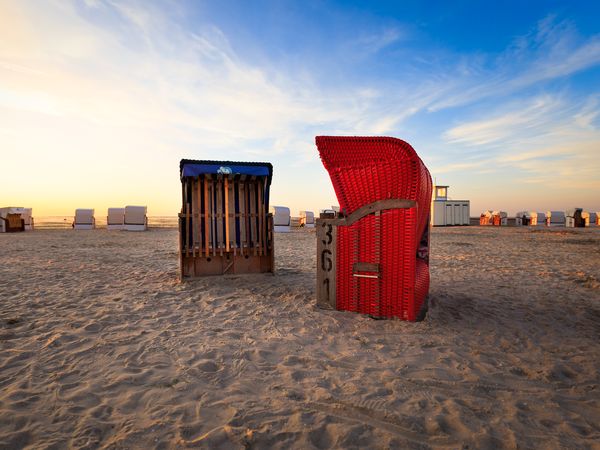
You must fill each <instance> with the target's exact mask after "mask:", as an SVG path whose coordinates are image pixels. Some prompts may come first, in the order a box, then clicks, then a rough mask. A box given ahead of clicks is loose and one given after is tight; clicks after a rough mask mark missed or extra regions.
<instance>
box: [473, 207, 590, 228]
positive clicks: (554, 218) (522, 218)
mask: <svg viewBox="0 0 600 450" xmlns="http://www.w3.org/2000/svg"><path fill="white" fill-rule="evenodd" d="M479 224H480V225H495V226H507V225H508V214H507V213H506V212H505V211H484V212H483V213H481V216H480V217H479ZM515 225H516V226H536V225H545V226H548V227H568V228H583V227H589V226H596V225H600V212H588V211H583V209H582V208H572V209H570V210H567V211H547V212H546V213H543V212H536V211H518V212H517V213H516V214H515Z"/></svg>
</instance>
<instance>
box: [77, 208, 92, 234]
mask: <svg viewBox="0 0 600 450" xmlns="http://www.w3.org/2000/svg"><path fill="white" fill-rule="evenodd" d="M94 228H96V218H95V217H94V210H93V209H86V208H79V209H76V210H75V219H74V220H73V229H74V230H93V229H94Z"/></svg>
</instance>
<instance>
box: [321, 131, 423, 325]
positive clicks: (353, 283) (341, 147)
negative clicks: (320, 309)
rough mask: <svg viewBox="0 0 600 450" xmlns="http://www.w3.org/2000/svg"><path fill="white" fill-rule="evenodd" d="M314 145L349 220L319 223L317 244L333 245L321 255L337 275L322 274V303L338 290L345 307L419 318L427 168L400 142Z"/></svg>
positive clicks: (344, 140)
mask: <svg viewBox="0 0 600 450" xmlns="http://www.w3.org/2000/svg"><path fill="white" fill-rule="evenodd" d="M316 144H317V147H318V149H319V153H320V155H321V159H322V161H323V165H324V166H325V168H326V169H327V171H328V172H329V176H330V178H331V181H332V183H333V187H334V190H335V192H336V195H337V198H338V200H339V203H340V208H341V215H343V217H341V218H340V217H338V218H336V219H319V221H318V223H317V233H319V234H318V237H317V243H318V245H320V243H333V241H334V240H335V245H334V247H332V248H333V251H332V250H329V249H328V248H323V247H321V254H318V255H317V264H318V265H320V267H321V269H323V270H326V269H327V268H332V270H333V271H334V272H333V273H334V275H335V277H329V276H323V275H319V274H322V273H324V272H323V270H321V271H320V272H318V277H317V280H318V286H317V290H318V294H317V295H318V298H322V295H323V293H324V294H325V295H327V296H330V295H331V294H330V293H331V292H333V294H334V295H333V297H332V298H331V297H330V301H331V300H333V301H332V303H333V306H334V307H335V308H337V309H339V310H347V311H354V312H359V313H363V314H369V315H371V316H373V317H389V318H391V317H398V318H400V319H404V320H415V319H417V318H418V316H419V314H420V312H421V311H422V307H423V306H424V304H425V298H426V296H427V293H428V291H429V214H430V205H431V191H432V183H431V176H430V175H429V171H428V170H427V168H426V167H425V165H424V164H423V162H422V161H421V159H420V158H419V157H418V155H417V154H416V152H415V151H414V149H413V148H412V147H411V146H410V145H409V144H408V143H406V142H404V141H402V140H400V139H395V138H387V137H376V138H370V137H331V136H318V137H317V138H316ZM328 233H329V234H328ZM334 234H335V235H336V236H333V235H334ZM327 252H329V253H331V255H330V254H328V253H327ZM330 260H331V261H330ZM332 278H333V279H334V280H335V282H332V281H331V280H332ZM332 283H333V286H332V285H331V284H332ZM324 286H326V287H327V290H326V291H323V289H324ZM319 292H321V296H320V295H319Z"/></svg>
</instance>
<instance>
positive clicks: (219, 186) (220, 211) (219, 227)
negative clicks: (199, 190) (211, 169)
mask: <svg viewBox="0 0 600 450" xmlns="http://www.w3.org/2000/svg"><path fill="white" fill-rule="evenodd" d="M215 211H216V213H217V246H218V249H219V254H220V255H221V256H223V247H224V245H225V242H224V238H223V179H222V175H217V208H216V209H215Z"/></svg>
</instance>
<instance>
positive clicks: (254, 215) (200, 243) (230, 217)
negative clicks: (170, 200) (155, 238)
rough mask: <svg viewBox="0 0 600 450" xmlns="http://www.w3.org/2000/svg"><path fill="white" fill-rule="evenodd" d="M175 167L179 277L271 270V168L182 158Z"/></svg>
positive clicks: (272, 246) (241, 163)
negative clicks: (179, 198)
mask: <svg viewBox="0 0 600 450" xmlns="http://www.w3.org/2000/svg"><path fill="white" fill-rule="evenodd" d="M179 168H180V178H181V195H182V208H181V213H180V214H179V257H180V275H181V279H182V280H185V279H189V278H194V277H200V276H205V275H224V274H241V273H264V272H273V270H274V267H275V265H274V243H273V216H272V215H271V214H270V213H269V188H270V185H271V178H272V176H273V166H272V165H271V164H269V163H257V162H234V161H197V160H188V159H183V160H181V162H180V165H179Z"/></svg>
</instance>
